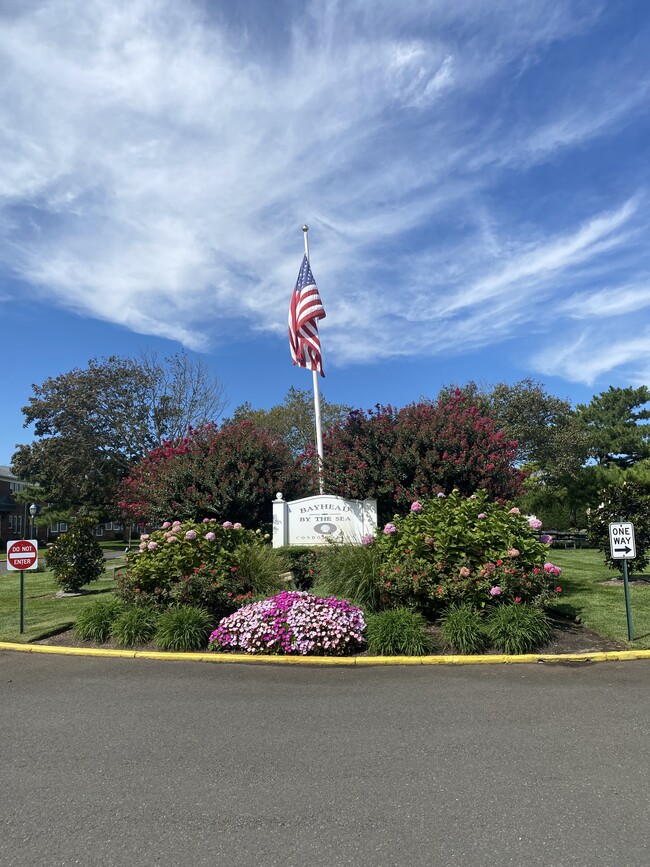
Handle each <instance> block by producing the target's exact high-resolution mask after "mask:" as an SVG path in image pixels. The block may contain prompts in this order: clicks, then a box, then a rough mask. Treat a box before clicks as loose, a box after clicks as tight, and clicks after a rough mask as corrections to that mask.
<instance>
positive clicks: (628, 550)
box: [614, 545, 632, 554]
mask: <svg viewBox="0 0 650 867" xmlns="http://www.w3.org/2000/svg"><path fill="white" fill-rule="evenodd" d="M614 550H615V551H617V552H618V551H624V552H625V553H626V554H629V553H630V551H631V550H632V549H631V548H628V547H627V545H625V547H624V548H614Z"/></svg>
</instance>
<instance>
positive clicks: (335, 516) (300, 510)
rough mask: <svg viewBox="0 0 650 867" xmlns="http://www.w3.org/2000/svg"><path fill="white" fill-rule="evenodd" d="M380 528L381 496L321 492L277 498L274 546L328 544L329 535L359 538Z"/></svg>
mask: <svg viewBox="0 0 650 867" xmlns="http://www.w3.org/2000/svg"><path fill="white" fill-rule="evenodd" d="M376 528H377V500H344V499H343V497H335V496H333V495H332V494H318V495H317V496H314V497H304V498H303V499H302V500H292V501H287V500H284V499H282V494H278V495H277V496H276V498H275V500H274V502H273V547H274V548H281V547H282V546H283V545H307V546H311V545H325V544H327V541H328V540H329V539H333V540H335V541H337V542H356V543H358V544H359V543H361V540H362V539H363V537H364V536H366V535H367V534H368V533H374V532H375V530H376Z"/></svg>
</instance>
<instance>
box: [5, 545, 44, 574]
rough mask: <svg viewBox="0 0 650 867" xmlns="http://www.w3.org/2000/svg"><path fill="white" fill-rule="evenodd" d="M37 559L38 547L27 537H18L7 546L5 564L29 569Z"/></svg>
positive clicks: (15, 567)
mask: <svg viewBox="0 0 650 867" xmlns="http://www.w3.org/2000/svg"><path fill="white" fill-rule="evenodd" d="M37 560H38V548H37V547H36V545H34V543H33V542H30V541H28V540H27V539H19V540H18V541H17V542H11V544H10V545H8V546H7V565H11V566H12V567H13V568H14V569H20V570H22V569H31V568H32V566H34V565H35V564H36V561H37Z"/></svg>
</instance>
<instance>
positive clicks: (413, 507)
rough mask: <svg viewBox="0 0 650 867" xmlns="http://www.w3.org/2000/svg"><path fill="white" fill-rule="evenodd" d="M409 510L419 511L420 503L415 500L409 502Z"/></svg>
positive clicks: (420, 509) (420, 508)
mask: <svg viewBox="0 0 650 867" xmlns="http://www.w3.org/2000/svg"><path fill="white" fill-rule="evenodd" d="M411 511H412V512H421V511H422V503H419V502H418V501H417V500H416V501H415V502H414V503H411Z"/></svg>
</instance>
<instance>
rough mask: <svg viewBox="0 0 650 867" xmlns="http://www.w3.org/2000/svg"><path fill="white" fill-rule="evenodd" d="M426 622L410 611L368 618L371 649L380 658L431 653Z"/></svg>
mask: <svg viewBox="0 0 650 867" xmlns="http://www.w3.org/2000/svg"><path fill="white" fill-rule="evenodd" d="M427 625H428V624H427V621H426V619H425V618H424V617H423V616H422V615H421V614H418V613H417V612H416V611H412V610H411V609H409V608H391V609H389V610H388V611H379V612H378V613H377V614H369V615H368V616H367V617H366V633H365V636H366V642H367V644H368V650H369V652H370V653H372V654H376V655H378V656H422V655H423V654H425V653H429V652H430V651H431V650H432V647H433V642H432V640H431V637H430V635H429V634H428V632H427Z"/></svg>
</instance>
